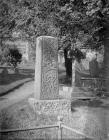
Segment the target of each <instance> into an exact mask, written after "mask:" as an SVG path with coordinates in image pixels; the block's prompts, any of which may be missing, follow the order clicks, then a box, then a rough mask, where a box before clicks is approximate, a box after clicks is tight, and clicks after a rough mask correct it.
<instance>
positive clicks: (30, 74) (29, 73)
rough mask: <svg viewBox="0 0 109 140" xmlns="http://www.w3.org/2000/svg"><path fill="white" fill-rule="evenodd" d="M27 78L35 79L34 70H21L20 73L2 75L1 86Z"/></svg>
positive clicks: (0, 78)
mask: <svg viewBox="0 0 109 140" xmlns="http://www.w3.org/2000/svg"><path fill="white" fill-rule="evenodd" d="M26 78H34V70H32V69H19V73H13V74H10V73H9V72H8V73H7V74H3V73H0V85H8V84H11V83H13V82H16V81H18V80H23V79H26Z"/></svg>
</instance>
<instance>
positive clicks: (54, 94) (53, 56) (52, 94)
mask: <svg viewBox="0 0 109 140" xmlns="http://www.w3.org/2000/svg"><path fill="white" fill-rule="evenodd" d="M58 95H59V89H58V41H57V39H56V38H54V37H51V36H40V37H38V38H37V42H36V66H35V98H36V99H42V100H52V99H57V98H58Z"/></svg>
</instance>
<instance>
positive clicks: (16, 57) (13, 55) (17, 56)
mask: <svg viewBox="0 0 109 140" xmlns="http://www.w3.org/2000/svg"><path fill="white" fill-rule="evenodd" d="M21 61H22V54H21V53H20V52H19V50H18V49H17V48H10V49H9V51H8V54H7V63H8V64H9V65H12V66H13V67H14V68H15V69H16V67H17V65H18V63H21Z"/></svg>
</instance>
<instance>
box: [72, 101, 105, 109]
mask: <svg viewBox="0 0 109 140" xmlns="http://www.w3.org/2000/svg"><path fill="white" fill-rule="evenodd" d="M102 105H103V102H102V101H100V100H95V99H94V100H90V99H85V100H83V99H78V100H75V101H72V103H71V108H72V109H73V108H75V107H81V106H87V107H92V108H93V107H95V108H97V107H103V106H102Z"/></svg>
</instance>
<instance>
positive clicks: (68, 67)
mask: <svg viewBox="0 0 109 140" xmlns="http://www.w3.org/2000/svg"><path fill="white" fill-rule="evenodd" d="M64 59H65V68H66V76H67V77H68V78H71V77H72V59H71V58H68V56H67V49H64Z"/></svg>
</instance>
